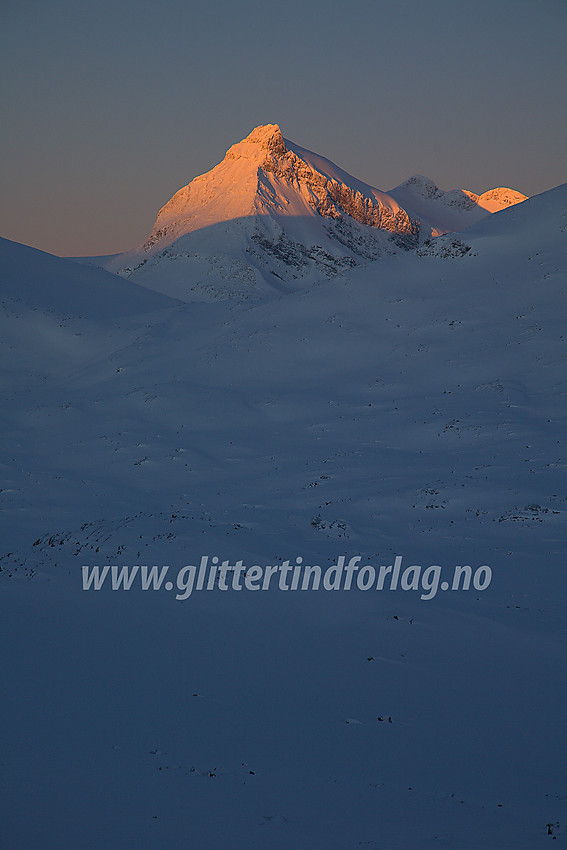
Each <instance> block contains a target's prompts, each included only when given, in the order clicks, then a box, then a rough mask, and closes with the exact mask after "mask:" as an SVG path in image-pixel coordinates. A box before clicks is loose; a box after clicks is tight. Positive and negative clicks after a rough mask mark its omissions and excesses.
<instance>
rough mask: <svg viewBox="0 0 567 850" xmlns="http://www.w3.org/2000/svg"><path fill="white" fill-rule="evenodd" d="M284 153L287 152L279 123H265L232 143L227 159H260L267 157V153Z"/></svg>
mask: <svg viewBox="0 0 567 850" xmlns="http://www.w3.org/2000/svg"><path fill="white" fill-rule="evenodd" d="M267 152H268V153H269V154H272V155H273V154H276V155H278V154H279V155H282V154H285V153H286V152H287V148H286V145H285V140H284V137H283V135H282V131H281V130H280V128H279V125H278V124H263V125H261V126H260V127H256V128H255V129H254V130H252V132H251V133H250V135H248V136H246V138H245V139H242V141H241V142H237V143H236V144H234V145H232V147H230V148H229V149H228V151H227V153H226V157H225V159H240V158H241V157H243V158H244V159H258V160H262V159H263V158H265V156H266V153H267Z"/></svg>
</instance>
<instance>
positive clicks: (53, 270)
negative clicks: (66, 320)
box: [0, 238, 172, 319]
mask: <svg viewBox="0 0 567 850" xmlns="http://www.w3.org/2000/svg"><path fill="white" fill-rule="evenodd" d="M0 269H1V273H2V276H1V278H0V297H1V298H2V303H3V304H4V306H5V307H6V306H12V307H14V309H18V308H21V307H22V306H26V307H28V308H31V309H33V310H35V311H42V312H44V313H46V314H54V315H57V316H82V317H84V318H91V319H103V318H105V319H110V318H118V317H120V316H125V315H133V314H136V313H147V312H151V311H155V310H159V309H160V308H161V307H171V306H172V301H171V299H169V298H167V297H165V296H163V295H160V294H158V293H157V292H151V291H148V290H147V289H145V288H144V287H141V286H138V285H137V284H135V283H131V282H130V281H127V280H120V281H119V280H117V279H116V276H115V275H112V274H109V273H108V272H106V271H104V270H103V269H100V268H96V267H94V266H80V265H78V264H77V263H76V262H73V261H72V260H66V259H62V258H61V257H55V256H53V254H47V253H46V252H44V251H38V250H37V249H36V248H30V247H28V246H27V245H20V244H19V243H17V242H11V241H10V240H9V239H2V238H0Z"/></svg>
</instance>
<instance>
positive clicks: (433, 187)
mask: <svg viewBox="0 0 567 850" xmlns="http://www.w3.org/2000/svg"><path fill="white" fill-rule="evenodd" d="M406 188H407V189H410V190H411V191H412V192H414V193H415V194H416V195H419V196H420V197H422V198H433V197H434V196H435V195H436V194H437V193H438V192H439V186H437V184H436V183H434V182H433V180H431V179H430V178H429V177H424V176H423V174H413V175H412V176H411V177H408V179H407V180H405V181H404V182H403V183H402V184H401V185H400V186H398V189H406Z"/></svg>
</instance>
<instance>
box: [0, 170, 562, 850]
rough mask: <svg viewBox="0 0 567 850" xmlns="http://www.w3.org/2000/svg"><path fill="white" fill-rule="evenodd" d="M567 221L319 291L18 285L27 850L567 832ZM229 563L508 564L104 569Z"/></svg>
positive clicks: (524, 842)
mask: <svg viewBox="0 0 567 850" xmlns="http://www.w3.org/2000/svg"><path fill="white" fill-rule="evenodd" d="M566 227H567V187H565V186H564V187H560V188H558V189H557V190H554V191H553V192H549V193H545V194H544V195H541V196H538V197H536V198H533V199H531V200H530V201H528V202H526V203H525V204H522V205H521V206H518V207H516V208H513V209H510V210H507V211H504V212H502V213H498V214H497V215H495V216H492V217H490V218H489V219H485V220H484V221H483V222H480V223H479V224H478V225H476V226H475V227H474V228H472V229H471V230H469V231H467V233H465V234H461V235H459V236H458V237H454V236H448V237H444V238H443V239H441V240H435V241H434V242H433V243H431V244H430V245H428V246H423V247H422V248H421V249H420V254H421V255H420V254H418V253H416V252H407V253H404V254H402V255H399V256H394V257H390V258H386V259H383V260H381V261H379V262H376V263H371V264H369V265H368V266H367V267H366V268H364V269H356V270H353V271H352V272H351V273H350V274H349V276H348V277H337V278H335V279H334V280H332V281H326V282H325V283H323V284H321V285H319V286H314V287H312V288H311V289H309V290H307V291H304V292H301V293H295V294H291V295H286V296H274V297H271V298H266V299H264V300H261V301H260V300H258V301H256V302H254V303H253V302H251V301H250V300H245V301H236V300H233V301H225V302H221V303H212V304H186V305H183V306H178V305H175V304H172V305H171V306H169V307H168V306H165V305H164V302H160V304H159V305H156V308H157V309H156V312H154V313H153V314H150V313H143V314H142V313H139V315H138V317H136V316H135V315H134V314H135V313H136V311H137V308H136V309H133V310H132V313H131V314H130V315H126V314H124V315H123V316H122V317H119V318H117V319H114V318H111V317H109V316H108V315H102V316H98V315H97V316H95V315H87V314H83V315H82V317H76V316H71V315H69V314H68V313H67V312H66V310H65V307H64V301H65V299H64V298H60V299H57V301H58V306H57V310H56V311H54V312H50V313H48V312H47V309H46V308H45V306H40V307H38V309H36V310H33V311H31V310H29V309H25V310H24V309H21V308H19V307H18V308H17V309H16V307H15V306H14V305H13V304H11V303H10V304H8V305H6V309H5V310H4V312H3V315H2V323H3V335H2V339H3V340H4V341H5V343H6V347H10V346H11V348H10V357H11V358H12V359H10V360H9V361H8V363H7V365H8V367H9V370H8V376H7V379H5V381H6V382H5V384H4V385H3V394H4V399H3V410H4V412H5V416H4V431H3V436H2V441H3V448H4V469H3V482H4V483H3V485H2V486H3V488H4V489H3V493H2V498H3V502H4V511H3V516H2V541H3V552H2V560H1V561H0V566H1V567H2V572H1V573H0V594H1V600H0V601H1V604H2V609H3V617H2V620H1V622H2V629H3V646H4V648H5V651H4V653H3V668H4V669H3V682H4V694H5V697H4V700H3V715H4V719H3V723H2V726H1V727H0V728H1V735H2V739H3V740H2V745H1V752H2V757H1V759H0V763H1V765H0V769H1V770H2V771H3V773H4V777H5V782H4V787H5V791H4V794H3V799H2V803H3V807H4V814H3V817H2V829H3V831H4V843H5V845H6V846H8V847H10V848H26V850H35V848H38V850H39V848H42V850H45V848H60V847H81V848H86V850H89V848H93V850H94V848H97V850H98V848H100V847H105V848H116V849H117V850H118V848H124V847H136V848H152V849H153V848H178V847H199V848H201V847H202V848H214V850H217V848H218V850H221V848H222V850H224V848H226V847H231V848H243V849H244V848H246V850H249V848H251V847H254V848H265V850H274V848H285V850H292V849H293V850H296V848H325V850H328V848H335V849H336V850H349V848H353V850H354V848H359V847H373V848H388V850H408V848H411V850H414V849H415V850H422V848H437V847H447V848H451V850H453V848H458V850H478V848H481V847H482V848H488V850H492V848H493V850H502V848H510V850H512V848H513V849H514V850H522V848H524V850H536V848H540V847H541V848H544V847H547V846H548V844H549V842H550V841H552V840H553V838H552V837H551V836H550V835H549V834H548V830H549V829H551V830H552V832H553V835H554V837H555V838H556V840H555V841H554V846H556V847H561V846H563V845H564V844H565V840H566V837H567V836H566V833H565V824H566V822H567V816H566V812H565V804H566V797H565V795H566V788H565V771H564V751H565V731H564V715H565V706H566V699H565V697H566V693H565V692H566V684H565V677H564V675H563V671H564V669H565V661H566V657H565V656H566V652H565V598H566V596H565V594H566V588H565V569H564V564H565V556H566V545H565V543H566V512H567V497H566V496H565V492H566V489H565V476H566V469H567V459H566V457H565V445H564V439H565V437H564V435H565V424H566V423H565V418H566V403H565V389H566V387H565V368H566V367H565V364H566V361H567V357H566V355H567V348H566V346H567V340H566V338H565V329H564V318H563V316H564V301H565V298H566V251H565V238H566V232H567V231H566ZM47 262H50V261H49V260H48V261H47ZM78 268H80V267H78ZM84 271H87V270H84ZM37 280H38V281H41V282H42V286H41V290H42V291H43V292H45V291H46V290H49V291H50V292H52V293H57V290H58V286H59V277H58V272H57V273H56V272H54V271H53V269H52V268H51V267H50V266H49V265H45V266H44V267H42V266H41V264H39V263H38V265H37ZM120 284H121V282H120V281H118V280H117V281H116V286H117V287H119V286H120ZM132 297H133V298H134V299H135V296H134V295H133V296H132ZM49 309H50V310H51V305H50V306H49ZM38 324H41V325H42V326H44V327H45V326H48V327H49V334H47V333H37V326H38ZM23 362H25V364H26V368H25V369H22V368H20V367H19V364H21V363H23ZM202 554H208V555H210V556H212V555H217V556H219V557H220V558H221V559H222V558H227V559H229V560H230V562H231V563H234V562H235V561H236V560H237V559H240V558H242V559H243V560H244V561H245V563H247V564H248V565H252V564H273V563H278V562H280V563H281V561H282V560H283V559H285V558H289V559H295V558H296V556H301V557H303V558H304V560H305V562H306V563H309V564H313V563H317V564H322V565H328V564H331V563H332V562H333V561H335V560H336V558H337V557H338V556H339V555H341V554H344V555H346V556H347V557H350V556H351V555H357V554H360V555H361V556H362V557H363V559H364V562H368V563H371V564H375V565H379V564H390V563H392V561H393V558H394V555H401V556H402V557H403V559H404V563H405V564H407V565H409V564H420V565H424V566H428V565H433V564H439V565H441V566H443V567H444V568H450V567H452V566H453V565H455V564H463V563H466V564H471V565H473V566H474V567H476V566H478V565H481V564H488V565H490V566H491V567H492V570H493V579H492V583H491V585H490V587H489V588H488V589H486V590H485V591H483V592H474V591H470V592H463V591H461V592H442V591H439V593H438V594H437V596H436V597H435V598H434V599H432V600H430V601H422V600H421V599H420V596H419V593H418V592H416V591H405V592H404V591H401V590H397V591H382V592H378V591H368V592H366V593H365V592H361V591H351V592H344V591H340V592H324V591H319V592H297V593H293V592H288V593H285V592H283V591H279V590H278V589H277V588H273V589H272V590H270V591H269V592H259V593H252V592H248V591H243V592H240V593H237V592H235V591H229V592H222V591H220V590H216V591H212V592H208V593H206V592H202V593H194V594H193V596H191V598H190V599H188V600H187V601H186V602H177V601H176V600H175V598H174V594H173V593H171V592H169V593H168V592H167V591H166V590H161V591H159V592H157V591H156V592H142V591H140V590H138V589H135V588H133V589H132V590H131V591H130V592H128V593H126V592H123V591H122V592H114V593H113V592H111V591H110V590H104V589H103V590H101V591H100V592H98V593H97V592H94V591H90V592H83V591H82V590H81V577H80V568H81V565H83V564H89V565H92V564H95V563H98V564H120V565H122V564H128V565H131V564H140V563H141V564H149V565H151V564H158V565H161V564H169V565H171V569H172V570H173V569H177V568H178V567H181V566H183V565H185V564H191V563H196V562H198V560H199V558H200V556H201V555H202ZM379 717H381V718H383V720H382V721H380V720H378V718H379ZM388 718H391V722H389V720H388ZM547 824H550V827H548V826H547Z"/></svg>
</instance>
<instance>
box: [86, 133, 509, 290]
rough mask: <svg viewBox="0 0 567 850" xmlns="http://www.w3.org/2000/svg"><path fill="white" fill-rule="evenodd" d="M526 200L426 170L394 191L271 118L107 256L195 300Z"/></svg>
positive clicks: (329, 266)
mask: <svg viewBox="0 0 567 850" xmlns="http://www.w3.org/2000/svg"><path fill="white" fill-rule="evenodd" d="M523 200H525V196H524V195H521V194H520V193H519V192H514V191H513V190H509V189H495V190H492V192H491V193H486V194H485V195H482V196H480V197H479V196H477V195H474V194H473V193H471V192H465V191H462V190H460V189H459V190H454V191H452V192H443V191H442V190H440V189H438V187H437V186H435V184H434V183H433V182H432V181H431V180H427V179H426V178H424V177H413V178H410V180H408V181H407V182H406V183H405V184H403V185H402V186H399V187H398V188H397V189H395V190H393V191H392V192H390V193H389V194H388V193H386V192H382V191H380V189H376V188H374V187H372V186H369V185H368V184H367V183H364V182H363V181H361V180H358V179H357V178H356V177H353V176H352V175H350V174H347V172H346V171H343V169H341V168H339V167H338V166H336V165H335V164H334V163H332V162H330V160H328V159H326V158H325V157H323V156H320V155H319V154H316V153H313V152H312V151H308V150H306V149H305V148H302V147H300V146H299V145H297V144H295V143H294V142H290V141H289V140H288V139H284V137H283V136H282V133H281V130H280V128H279V126H278V125H277V124H267V125H265V126H262V127H256V129H255V130H253V131H252V133H250V135H249V136H247V137H246V138H245V139H243V140H242V141H241V142H238V143H237V144H235V145H232V147H231V148H230V149H229V150H228V151H227V154H226V156H225V158H224V159H223V161H222V162H221V163H219V165H217V166H216V167H215V168H213V169H212V171H209V172H208V173H207V174H203V175H201V176H200V177H196V178H195V179H194V180H193V181H192V182H191V183H190V184H189V185H188V186H184V187H183V188H182V189H180V190H179V191H178V192H176V194H175V195H174V196H173V198H171V200H170V201H168V203H167V204H166V205H165V206H164V207H163V208H162V209H161V210H160V212H159V214H158V217H157V220H156V223H155V225H154V228H153V230H152V232H151V234H150V235H149V237H148V238H147V239H146V240H145V242H144V243H143V245H141V246H139V247H138V248H136V249H135V250H133V251H130V252H127V253H126V254H119V255H117V256H114V257H110V258H103V257H101V258H100V260H99V263H100V264H101V265H103V266H104V267H105V268H107V269H109V270H110V271H113V272H117V273H118V274H120V275H122V276H125V277H131V278H133V279H134V280H136V281H137V282H138V283H141V284H142V285H144V286H147V287H149V288H150V289H157V290H158V291H160V292H165V293H167V294H169V295H172V296H174V297H177V298H181V299H182V300H185V301H192V300H205V301H206V300H215V299H226V298H230V297H242V296H243V295H244V294H248V295H250V294H253V293H255V292H273V291H274V290H276V291H284V292H285V291H290V290H295V289H298V288H299V287H300V286H305V285H306V284H308V283H313V281H316V280H321V279H324V278H329V277H334V276H336V275H338V274H341V273H343V272H344V271H345V270H347V269H349V268H351V267H354V266H357V265H361V264H364V263H366V262H368V261H369V260H374V259H377V258H378V257H385V256H390V255H392V254H396V253H399V252H400V251H403V250H408V249H410V248H413V247H415V246H416V245H417V244H418V243H419V241H423V240H424V239H425V238H427V237H428V236H431V235H432V234H433V235H439V234H441V233H446V232H448V231H452V230H462V229H463V228H464V227H468V226H469V225H471V224H473V223H475V222H476V221H478V220H479V219H480V218H482V217H484V216H486V215H487V214H488V212H494V211H495V210H497V209H500V208H502V207H504V206H506V205H507V204H510V203H518V202H519V201H523ZM91 260H92V258H91ZM95 262H96V260H95Z"/></svg>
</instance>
